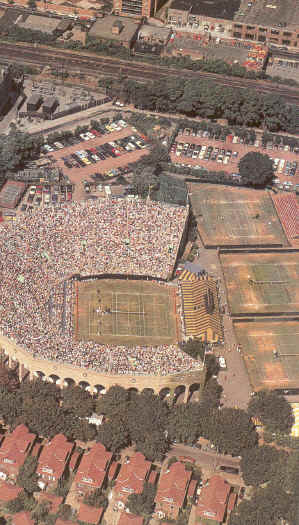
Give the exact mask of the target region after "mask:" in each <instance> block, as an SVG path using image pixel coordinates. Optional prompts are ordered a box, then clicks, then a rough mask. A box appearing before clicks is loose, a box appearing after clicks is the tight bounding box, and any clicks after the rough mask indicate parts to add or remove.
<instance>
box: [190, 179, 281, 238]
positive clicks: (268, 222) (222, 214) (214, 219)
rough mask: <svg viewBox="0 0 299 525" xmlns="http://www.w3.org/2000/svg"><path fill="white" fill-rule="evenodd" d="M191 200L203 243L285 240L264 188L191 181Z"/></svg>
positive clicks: (270, 200)
mask: <svg viewBox="0 0 299 525" xmlns="http://www.w3.org/2000/svg"><path fill="white" fill-rule="evenodd" d="M191 203H192V207H193V210H194V214H195V216H196V218H197V223H198V228H199V231H200V235H201V237H202V239H203V241H204V243H205V244H206V245H209V246H244V245H246V246H253V245H254V246H262V245H267V244H269V245H284V244H287V243H286V238H285V236H284V233H283V230H282V227H281V225H280V222H279V219H278V217H277V214H276V211H275V209H274V206H273V203H272V199H271V197H270V196H269V195H268V193H266V192H264V191H258V190H251V189H247V188H231V187H227V186H219V185H217V186H216V185H209V184H205V185H204V186H200V187H197V188H196V186H195V185H193V187H192V194H191Z"/></svg>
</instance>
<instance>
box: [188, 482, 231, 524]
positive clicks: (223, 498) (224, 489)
mask: <svg viewBox="0 0 299 525" xmlns="http://www.w3.org/2000/svg"><path fill="white" fill-rule="evenodd" d="M230 491H231V486H230V485H229V484H228V483H227V482H226V481H225V480H224V479H223V478H221V477H220V476H213V477H212V478H211V479H210V480H209V482H208V484H207V485H206V486H205V487H203V488H202V490H201V493H200V496H199V498H198V503H197V507H196V514H197V516H198V517H202V518H208V519H209V518H210V519H213V520H215V521H217V522H218V521H219V522H221V523H222V522H223V519H224V515H225V511H226V506H227V502H228V496H229V493H230Z"/></svg>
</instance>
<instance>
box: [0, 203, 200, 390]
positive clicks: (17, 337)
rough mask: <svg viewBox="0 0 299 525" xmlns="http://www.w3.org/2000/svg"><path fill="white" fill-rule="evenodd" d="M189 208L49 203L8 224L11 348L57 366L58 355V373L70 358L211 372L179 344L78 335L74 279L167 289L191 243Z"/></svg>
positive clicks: (4, 240) (104, 366)
mask: <svg viewBox="0 0 299 525" xmlns="http://www.w3.org/2000/svg"><path fill="white" fill-rule="evenodd" d="M188 211H189V210H188V207H179V206H168V205H162V204H161V203H157V202H153V201H150V200H147V201H146V202H145V201H143V200H139V199H136V200H134V201H133V202H132V201H127V200H124V199H115V200H114V199H103V200H99V201H97V202H96V203H95V202H91V201H87V202H82V203H75V202H74V203H71V204H67V205H65V206H64V207H61V208H54V207H53V208H51V207H49V208H47V209H40V210H38V211H36V212H35V213H33V214H32V215H28V216H22V217H21V218H20V219H17V220H16V221H15V222H14V224H13V226H12V225H10V224H5V225H3V226H2V227H1V228H0V246H1V259H0V265H1V276H2V279H1V282H0V309H1V319H0V342H1V347H2V349H3V350H4V351H5V345H6V346H7V348H10V349H12V350H11V352H13V353H15V354H17V353H18V349H20V350H19V352H25V354H26V355H27V357H26V355H25V354H24V355H25V357H24V359H27V362H28V363H29V362H31V361H32V359H38V360H39V363H42V361H43V360H44V361H47V362H48V363H50V362H51V363H53V366H52V365H51V366H52V369H57V368H58V367H57V366H54V365H55V362H56V363H57V361H58V362H59V370H61V369H62V368H63V364H66V365H71V367H77V368H79V369H81V371H82V369H83V370H86V371H91V372H96V373H100V374H118V375H135V376H136V375H141V376H142V375H146V374H150V375H152V376H153V375H156V376H166V375H169V374H179V373H182V372H186V373H187V372H188V373H189V372H190V373H192V372H194V371H199V370H202V363H201V362H199V361H196V360H194V359H192V358H191V357H190V356H188V355H187V354H185V353H184V352H182V351H181V350H180V349H179V348H178V346H177V344H169V345H167V344H161V345H156V346H151V345H147V346H141V345H138V346H131V347H128V346H126V344H125V342H123V343H121V344H118V345H107V344H101V343H96V342H94V341H92V340H90V341H82V340H81V341H80V340H76V339H75V338H74V319H73V315H74V301H75V288H76V286H75V283H76V282H78V280H81V281H82V279H83V280H89V279H95V278H97V279H98V278H99V277H101V278H103V276H106V277H107V276H109V278H110V279H111V278H114V277H118V278H122V279H130V278H134V279H135V280H136V279H140V280H141V279H143V280H148V279H152V280H156V281H157V286H158V283H160V284H161V285H164V286H166V280H167V279H168V278H169V277H171V275H172V273H173V269H174V265H175V263H176V259H177V256H178V253H179V252H180V249H181V247H182V245H183V243H184V240H183V239H184V235H185V233H186V231H187V221H188ZM164 283H165V284H164ZM174 295H175V294H174ZM129 313H130V312H129ZM133 313H135V312H133ZM22 355H23V354H22ZM11 359H14V356H13V355H12V356H11ZM23 361H24V360H23ZM24 366H26V364H25V365H24ZM32 366H33V365H32ZM40 366H42V365H40ZM83 376H87V374H86V373H85V374H83ZM81 377H82V376H81ZM134 381H135V380H134Z"/></svg>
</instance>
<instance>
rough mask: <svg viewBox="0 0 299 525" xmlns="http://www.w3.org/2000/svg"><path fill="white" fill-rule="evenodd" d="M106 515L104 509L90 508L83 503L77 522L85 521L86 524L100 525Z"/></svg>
mask: <svg viewBox="0 0 299 525" xmlns="http://www.w3.org/2000/svg"><path fill="white" fill-rule="evenodd" d="M103 514H104V509H103V507H100V508H97V507H90V506H89V505H86V504H85V503H81V505H80V508H79V512H78V515H77V520H79V521H84V522H85V523H91V524H92V525H98V523H100V520H101V519H102V516H103Z"/></svg>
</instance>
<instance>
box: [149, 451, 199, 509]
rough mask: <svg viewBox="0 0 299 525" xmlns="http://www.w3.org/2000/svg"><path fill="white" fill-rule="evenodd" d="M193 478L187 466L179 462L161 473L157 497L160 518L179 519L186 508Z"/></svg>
mask: <svg viewBox="0 0 299 525" xmlns="http://www.w3.org/2000/svg"><path fill="white" fill-rule="evenodd" d="M191 476H192V472H191V471H190V470H186V468H185V465H184V464H183V463H180V462H179V461H177V462H176V463H173V464H172V465H171V466H170V467H169V468H167V470H164V472H163V473H161V475H160V480H159V484H158V489H157V493H156V497H155V503H156V509H155V510H156V514H157V516H158V517H160V518H161V519H162V518H164V517H167V518H171V519H177V517H178V514H179V511H180V509H181V508H182V507H183V506H184V502H185V498H186V494H187V491H188V487H189V483H190V480H191Z"/></svg>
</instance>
